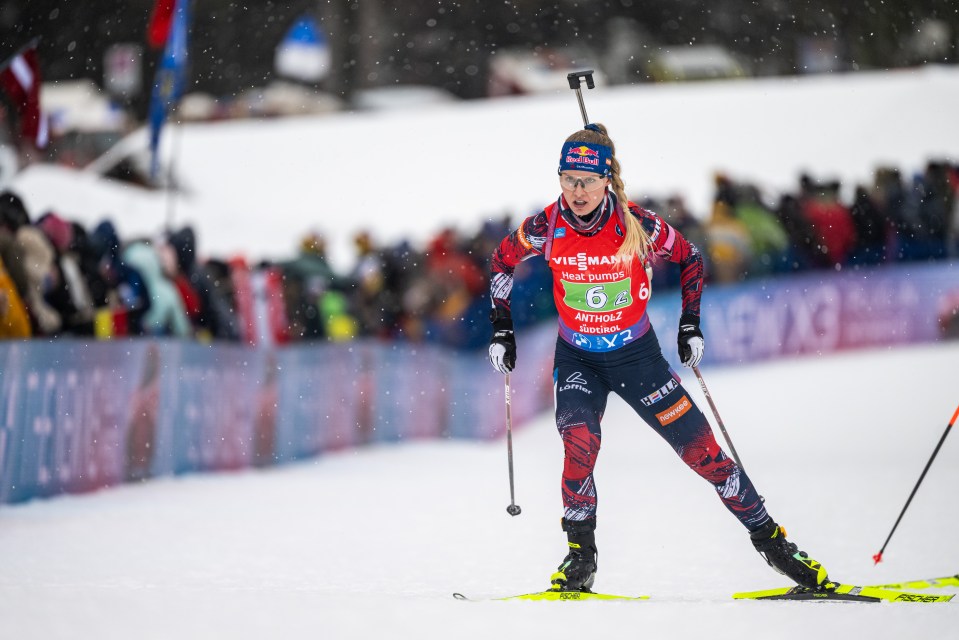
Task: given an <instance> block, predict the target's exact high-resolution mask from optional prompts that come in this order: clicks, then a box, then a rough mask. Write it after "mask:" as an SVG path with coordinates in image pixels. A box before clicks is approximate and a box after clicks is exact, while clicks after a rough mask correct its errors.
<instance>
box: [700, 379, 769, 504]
mask: <svg viewBox="0 0 959 640" xmlns="http://www.w3.org/2000/svg"><path fill="white" fill-rule="evenodd" d="M693 372H694V373H695V374H696V379H697V380H699V387H700V388H701V389H702V390H703V395H705V396H706V402H708V403H709V408H710V409H712V411H713V417H715V418H716V424H718V425H719V430H720V431H722V432H723V438H725V440H726V444H728V445H729V452H730V453H732V454H733V460H735V461H736V464H737V465H738V466H739V468H740V469H743V463H742V461H740V459H739V454H738V453H736V447H734V446H733V441H732V440H730V439H729V433H728V432H727V431H726V425H724V424H723V419H722V418H720V417H719V410H718V409H716V403H715V402H713V397H712V396H711V395H709V389H707V388H706V381H705V380H703V374H701V373H699V367H693ZM759 500H760V502H766V498H764V497H762V496H759Z"/></svg>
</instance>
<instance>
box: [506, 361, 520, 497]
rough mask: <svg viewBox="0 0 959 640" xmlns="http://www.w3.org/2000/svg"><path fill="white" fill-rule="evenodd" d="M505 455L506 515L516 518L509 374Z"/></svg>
mask: <svg viewBox="0 0 959 640" xmlns="http://www.w3.org/2000/svg"><path fill="white" fill-rule="evenodd" d="M506 454H507V459H508V460H509V506H508V507H506V513H508V514H510V515H511V516H518V515H519V514H521V513H522V512H523V510H522V509H520V508H519V505H518V504H516V497H515V493H514V491H513V419H512V417H511V416H510V392H509V374H508V373H507V374H506Z"/></svg>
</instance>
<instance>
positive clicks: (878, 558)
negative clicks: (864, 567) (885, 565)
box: [872, 551, 882, 564]
mask: <svg viewBox="0 0 959 640" xmlns="http://www.w3.org/2000/svg"><path fill="white" fill-rule="evenodd" d="M872 561H873V564H879V563H880V562H882V551H880V552H879V553H877V554H876V555H874V556H873V557H872Z"/></svg>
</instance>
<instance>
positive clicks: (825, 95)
mask: <svg viewBox="0 0 959 640" xmlns="http://www.w3.org/2000/svg"><path fill="white" fill-rule="evenodd" d="M584 100H585V102H586V108H587V113H588V115H589V117H590V119H592V120H594V121H598V122H603V123H605V124H606V125H607V126H608V127H609V130H610V134H611V135H612V137H613V140H614V142H615V143H616V147H617V156H618V157H619V159H620V161H621V162H622V165H623V174H624V180H625V183H626V187H627V191H628V193H629V194H630V196H631V197H635V198H642V197H643V196H656V197H665V196H668V195H672V194H674V193H678V194H680V195H682V196H684V197H685V198H686V201H687V203H688V205H689V206H690V208H691V210H692V212H693V213H694V214H695V215H698V216H700V217H705V216H706V215H707V214H708V213H709V207H710V202H711V199H712V196H713V191H714V188H713V177H714V173H715V172H716V171H725V172H727V173H728V174H729V175H731V176H732V177H733V178H735V179H742V180H750V181H755V182H756V183H757V184H758V185H759V186H760V187H761V188H762V189H764V190H765V191H766V193H767V197H770V198H773V199H775V197H777V196H778V195H779V194H780V193H782V192H785V191H793V190H795V189H796V188H797V185H798V180H799V175H800V172H802V171H808V172H811V173H812V175H813V176H814V177H816V178H819V179H832V178H835V179H841V180H842V181H843V184H844V187H845V189H846V191H847V192H848V193H851V191H852V189H853V188H854V187H855V186H856V184H857V183H858V182H871V179H872V173H873V171H874V170H875V169H876V168H877V167H878V166H882V165H891V166H893V167H897V168H900V169H901V170H902V171H903V172H904V174H905V175H909V174H910V173H911V172H913V171H921V170H922V169H923V167H924V165H925V163H926V162H927V161H928V160H930V159H936V158H938V159H942V158H947V159H952V160H955V159H957V158H959V118H956V117H955V114H954V111H955V110H954V109H953V108H952V107H953V105H956V104H959V68H956V67H932V66H928V67H923V68H919V69H907V70H898V71H890V72H863V73H855V74H834V75H825V76H811V77H799V78H795V77H792V78H763V79H753V80H741V81H740V80H737V81H724V82H699V83H687V84H672V85H641V86H635V87H628V86H615V87H603V86H598V87H597V88H596V89H594V90H592V91H589V90H585V91H584ZM581 125H582V119H581V116H580V113H579V108H578V106H577V102H576V99H575V96H574V95H573V94H572V92H571V91H569V90H565V91H560V92H557V93H556V94H555V95H546V96H532V97H515V98H499V99H491V100H482V101H469V102H460V103H456V104H449V105H445V104H441V105H434V104H431V105H425V106H423V107H421V108H418V109H415V110H410V109H404V110H398V111H394V112H364V113H352V114H349V113H347V114H335V115H325V116H310V117H299V118H284V119H277V120H259V121H250V120H243V121H230V122H219V123H213V124H190V125H186V126H183V127H177V126H170V127H168V128H166V129H165V130H164V131H165V132H164V135H163V138H162V141H161V149H162V151H163V154H164V155H165V157H169V156H170V154H171V152H172V150H174V149H178V153H177V154H176V158H177V159H176V161H175V163H174V172H175V174H176V175H177V176H178V179H179V182H180V183H181V184H182V185H183V189H184V193H183V195H182V196H179V197H176V198H169V197H168V196H167V194H166V193H164V192H162V191H145V190H143V189H141V188H139V187H133V186H129V185H125V184H123V183H119V182H115V181H110V180H105V179H103V178H100V177H99V176H98V175H97V174H96V173H95V172H93V171H75V170H71V169H66V168H63V167H52V166H45V165H35V166H32V167H29V168H27V169H26V170H24V171H22V172H21V173H20V174H19V175H18V176H17V177H16V178H15V179H14V184H13V186H14V187H15V188H16V189H17V190H19V191H21V192H22V194H23V196H24V199H25V201H26V203H27V206H28V207H29V208H30V209H31V211H32V212H33V213H34V215H40V214H41V213H43V212H44V211H46V210H49V209H53V210H55V211H57V212H59V213H60V214H61V215H63V216H66V217H68V218H70V219H75V220H78V221H80V222H82V223H83V224H86V225H94V224H96V223H97V222H99V221H100V220H102V219H103V218H104V217H105V216H110V217H112V218H113V219H114V220H115V222H116V224H117V228H118V230H119V232H120V234H121V237H123V238H132V237H135V236H140V235H146V236H151V235H154V234H157V233H159V232H160V231H161V230H162V229H163V228H164V226H165V225H167V224H171V225H172V226H175V227H176V226H180V225H183V224H186V223H190V224H193V225H194V226H195V227H196V229H197V232H198V238H199V251H200V252H201V254H203V255H212V256H216V257H227V256H229V255H232V254H233V253H241V254H244V255H246V256H247V257H249V258H250V259H251V260H257V259H259V258H273V259H285V258H288V257H291V256H292V254H293V252H294V251H295V248H296V247H297V246H298V244H299V240H300V239H301V237H302V236H303V235H304V234H305V233H306V232H308V231H312V230H315V231H318V232H321V233H323V234H324V235H325V236H326V237H327V239H328V242H329V247H330V254H331V258H332V260H333V263H334V265H335V266H337V267H338V268H340V269H344V268H348V267H349V266H352V258H353V255H354V251H353V246H352V243H351V239H352V237H353V235H354V234H355V233H356V232H357V231H359V230H361V229H371V230H372V232H373V237H374V238H375V239H376V240H378V241H382V242H395V241H397V240H399V239H403V238H409V239H412V240H413V241H416V242H419V243H421V244H422V243H423V242H424V241H426V240H427V239H428V238H430V237H432V236H433V235H435V234H436V232H437V231H438V230H439V229H440V228H441V227H442V226H443V225H451V226H454V227H455V228H456V229H458V230H460V231H462V232H464V233H473V232H474V231H475V230H476V229H477V228H478V227H479V226H480V225H481V224H482V222H483V221H485V220H489V219H491V218H496V219H499V218H500V217H501V216H502V215H503V214H504V213H509V214H511V215H512V216H513V217H514V221H518V220H519V219H520V218H522V217H524V216H526V215H529V214H530V213H532V212H533V211H534V210H538V209H541V208H542V207H543V206H545V205H546V204H548V203H549V202H551V201H552V200H554V199H555V198H556V197H557V195H558V193H559V189H558V186H557V183H556V173H555V171H556V169H555V167H556V166H557V157H558V155H557V154H558V153H559V148H560V147H561V146H562V141H563V140H564V139H565V138H566V136H567V135H568V134H569V133H571V132H572V131H574V130H576V129H578V128H579V127H580V126H581ZM146 145H147V138H146V134H145V132H144V131H142V130H141V131H139V132H138V133H136V134H134V135H133V136H132V137H131V138H130V139H128V140H127V141H126V142H125V143H124V145H123V147H122V148H126V149H132V150H138V151H139V153H140V158H141V159H142V160H144V161H145V149H146Z"/></svg>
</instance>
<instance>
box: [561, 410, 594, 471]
mask: <svg viewBox="0 0 959 640" xmlns="http://www.w3.org/2000/svg"><path fill="white" fill-rule="evenodd" d="M559 433H560V435H561V436H562V438H563V449H564V450H565V459H564V461H563V477H564V478H565V479H567V480H579V479H582V478H585V477H587V476H588V475H589V474H590V473H592V472H593V467H594V466H595V465H596V456H597V455H598V454H599V445H600V436H599V433H598V431H596V430H593V429H590V428H589V426H587V424H586V423H585V422H579V423H576V424H570V425H565V426H561V427H560V428H559Z"/></svg>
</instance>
